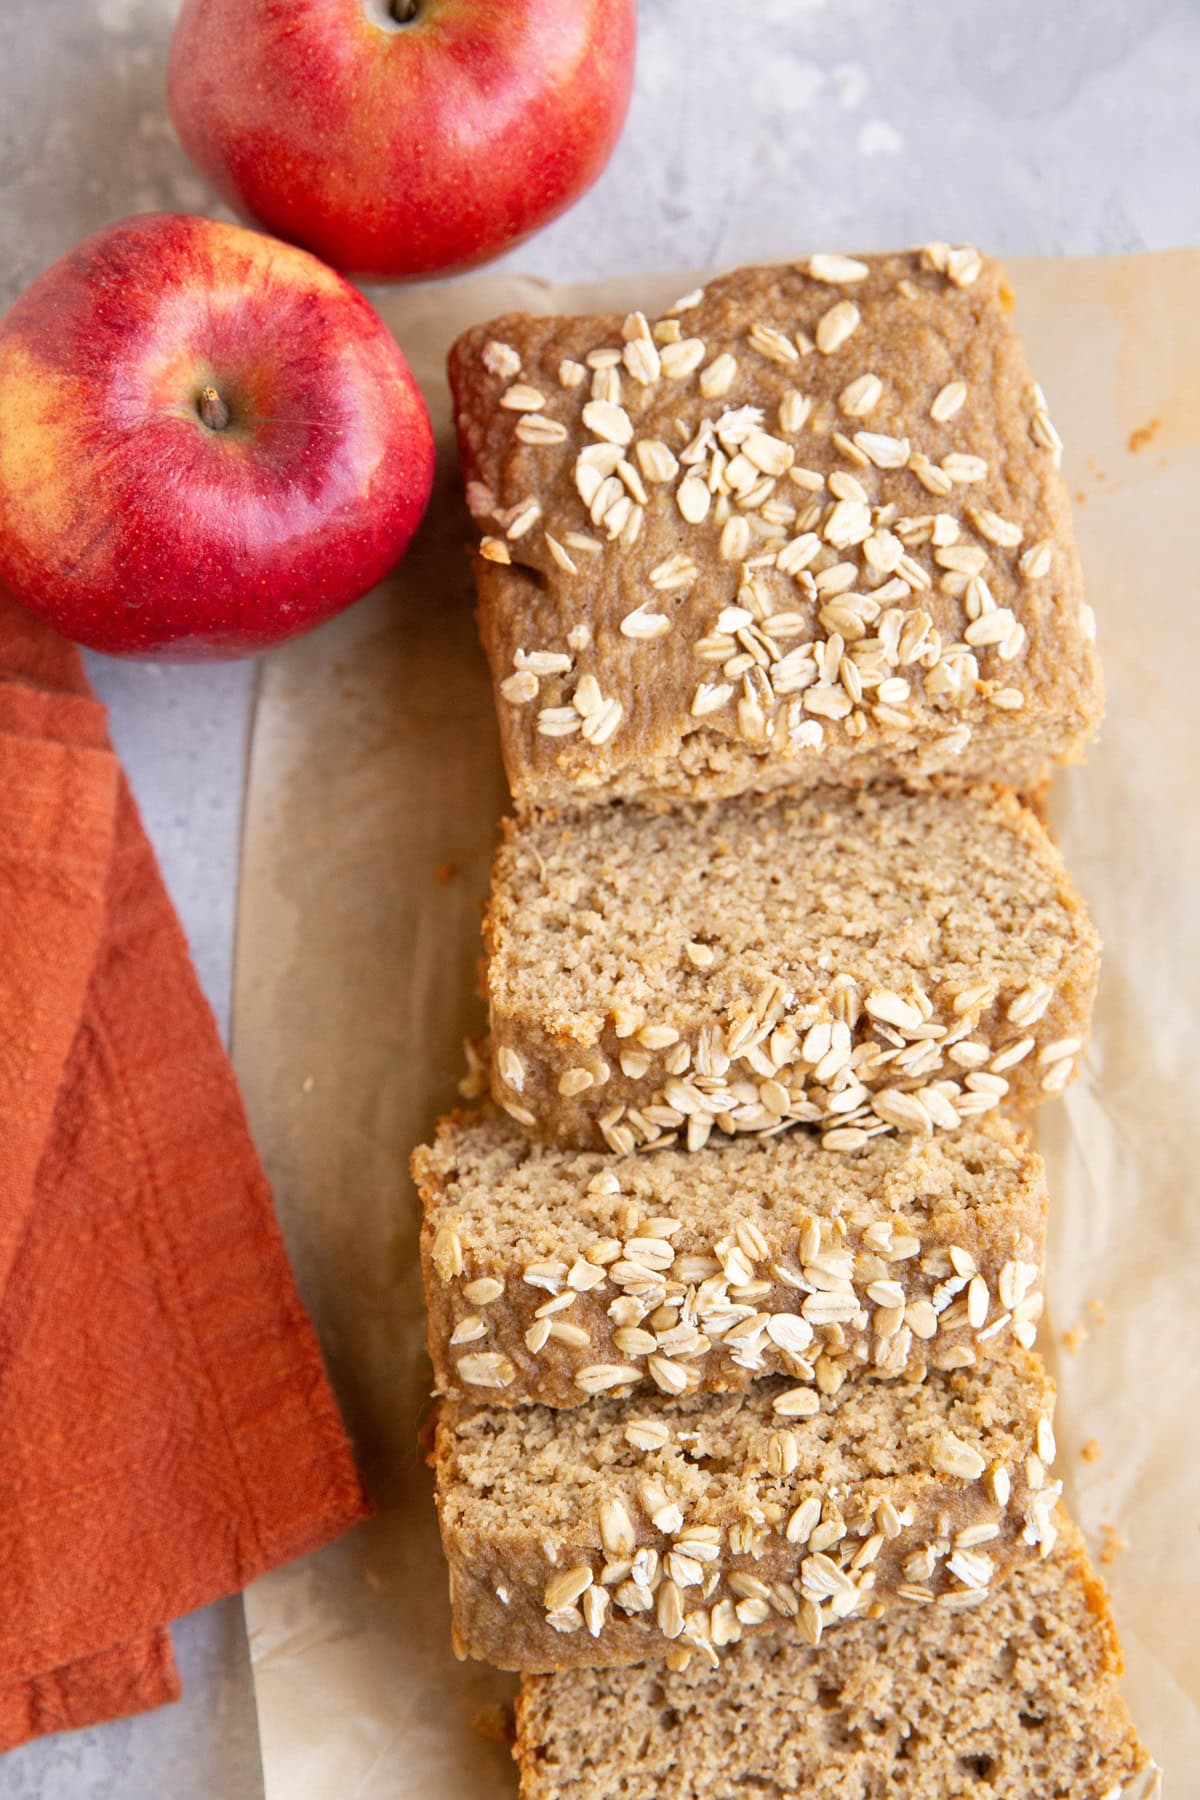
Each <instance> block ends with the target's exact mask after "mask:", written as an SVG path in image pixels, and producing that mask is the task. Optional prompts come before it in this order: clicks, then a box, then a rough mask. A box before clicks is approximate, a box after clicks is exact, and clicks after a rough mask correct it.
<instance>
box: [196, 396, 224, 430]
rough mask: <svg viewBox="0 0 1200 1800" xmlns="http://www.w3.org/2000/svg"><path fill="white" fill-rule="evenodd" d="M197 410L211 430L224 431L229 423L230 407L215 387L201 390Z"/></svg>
mask: <svg viewBox="0 0 1200 1800" xmlns="http://www.w3.org/2000/svg"><path fill="white" fill-rule="evenodd" d="M196 410H197V411H198V412H199V414H200V417H201V419H202V420H203V421H204V423H205V424H206V425H207V426H208V428H209V430H210V431H224V429H225V427H226V426H227V425H228V423H229V408H228V407H227V406H226V404H225V402H224V400H222V398H221V396H220V394H218V392H217V390H216V388H215V387H206V388H203V389H202V390H201V393H200V400H199V403H198V405H197V409H196Z"/></svg>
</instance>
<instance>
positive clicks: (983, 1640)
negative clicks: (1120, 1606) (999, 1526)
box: [514, 1520, 1160, 1800]
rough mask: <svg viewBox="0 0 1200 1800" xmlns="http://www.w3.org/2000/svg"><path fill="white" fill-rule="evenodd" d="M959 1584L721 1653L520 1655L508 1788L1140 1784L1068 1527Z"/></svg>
mask: <svg viewBox="0 0 1200 1800" xmlns="http://www.w3.org/2000/svg"><path fill="white" fill-rule="evenodd" d="M974 1598H975V1600H976V1602H977V1603H976V1604H975V1605H973V1606H971V1607H970V1608H969V1609H968V1610H962V1609H961V1608H960V1607H958V1606H955V1607H953V1608H947V1607H945V1606H942V1605H935V1606H926V1607H923V1608H911V1607H905V1608H895V1609H893V1610H892V1611H890V1612H889V1613H887V1615H886V1616H885V1617H883V1618H878V1619H876V1618H870V1617H865V1618H856V1619H851V1620H850V1621H848V1622H847V1623H846V1624H845V1625H844V1626H843V1627H842V1628H841V1629H840V1630H839V1631H837V1632H833V1633H830V1634H829V1636H828V1637H827V1638H823V1639H822V1641H821V1643H820V1645H819V1646H818V1647H813V1646H810V1645H809V1644H807V1643H805V1642H804V1641H803V1639H802V1638H800V1637H799V1636H797V1635H796V1634H794V1633H793V1634H790V1635H787V1636H778V1635H777V1636H774V1637H761V1636H760V1637H749V1638H747V1639H745V1641H743V1642H742V1643H740V1644H739V1645H738V1646H737V1647H736V1648H735V1649H730V1651H729V1652H728V1654H727V1655H725V1656H724V1657H723V1658H722V1660H721V1664H720V1668H719V1669H715V1668H713V1667H712V1666H711V1663H710V1660H709V1659H708V1658H706V1657H704V1656H701V1655H699V1654H696V1653H692V1654H691V1655H690V1656H684V1657H673V1658H672V1661H673V1662H675V1663H676V1665H677V1666H676V1667H675V1668H674V1669H672V1668H670V1667H668V1666H666V1665H665V1664H664V1663H663V1662H661V1661H660V1662H657V1663H655V1664H652V1665H649V1666H647V1667H645V1668H640V1669H615V1670H603V1671H597V1672H594V1673H592V1672H585V1671H581V1670H578V1669H572V1670H571V1671H570V1672H569V1673H566V1674H560V1675H527V1676H526V1677H525V1679H524V1681H523V1682H522V1684H521V1696H520V1699H519V1701H518V1703H517V1741H516V1747H515V1750H514V1755H515V1756H516V1759H517V1762H518V1763H519V1765H520V1770H521V1800H617V1796H619V1797H620V1800H730V1797H731V1796H733V1795H745V1796H751V1795H753V1796H754V1800H792V1796H796V1797H799V1796H801V1795H803V1796H804V1800H850V1797H851V1796H853V1797H854V1800H867V1797H868V1796H871V1797H872V1800H873V1797H874V1796H879V1797H880V1800H882V1797H883V1796H884V1795H886V1796H887V1797H888V1800H1155V1796H1157V1795H1158V1793H1159V1792H1160V1779H1159V1772H1158V1769H1157V1768H1156V1766H1155V1764H1154V1763H1153V1762H1152V1760H1151V1758H1150V1756H1149V1755H1148V1753H1147V1751H1146V1750H1145V1749H1144V1748H1143V1746H1142V1745H1141V1744H1140V1743H1139V1742H1138V1739H1137V1735H1136V1733H1135V1732H1134V1729H1133V1726H1132V1725H1131V1723H1130V1720H1129V1715H1128V1713H1127V1712H1126V1710H1125V1707H1124V1704H1123V1703H1122V1700H1121V1697H1120V1694H1119V1692H1118V1690H1117V1677H1118V1675H1119V1674H1120V1670H1121V1655H1120V1648H1119V1646H1118V1643H1117V1637H1116V1632H1115V1630H1114V1628H1113V1623H1112V1616H1111V1614H1110V1612H1109V1607H1108V1600H1107V1596H1106V1595H1105V1593H1104V1589H1103V1588H1102V1587H1101V1585H1100V1583H1099V1581H1098V1580H1097V1579H1096V1577H1095V1576H1094V1575H1093V1573H1092V1571H1091V1569H1090V1568H1089V1567H1088V1562H1087V1557H1086V1555H1085V1552H1084V1548H1083V1544H1082V1542H1081V1540H1080V1538H1079V1535H1078V1533H1077V1532H1076V1531H1075V1529H1074V1527H1073V1526H1071V1525H1070V1524H1069V1523H1068V1522H1067V1521H1065V1520H1063V1521H1062V1531H1061V1535H1060V1538H1059V1544H1058V1548H1057V1549H1056V1550H1055V1552H1054V1554H1053V1556H1051V1557H1050V1558H1049V1559H1048V1560H1047V1561H1045V1562H1041V1563H1033V1564H1032V1565H1030V1564H1022V1565H1021V1569H1020V1577H1019V1579H1016V1578H1015V1577H1014V1578H1012V1579H1009V1580H1007V1581H1005V1582H1002V1583H997V1584H996V1585H994V1586H993V1587H991V1588H989V1589H983V1590H979V1591H977V1592H976V1594H975V1596H974ZM680 1663H684V1664H685V1666H684V1667H679V1666H678V1664H680Z"/></svg>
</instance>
